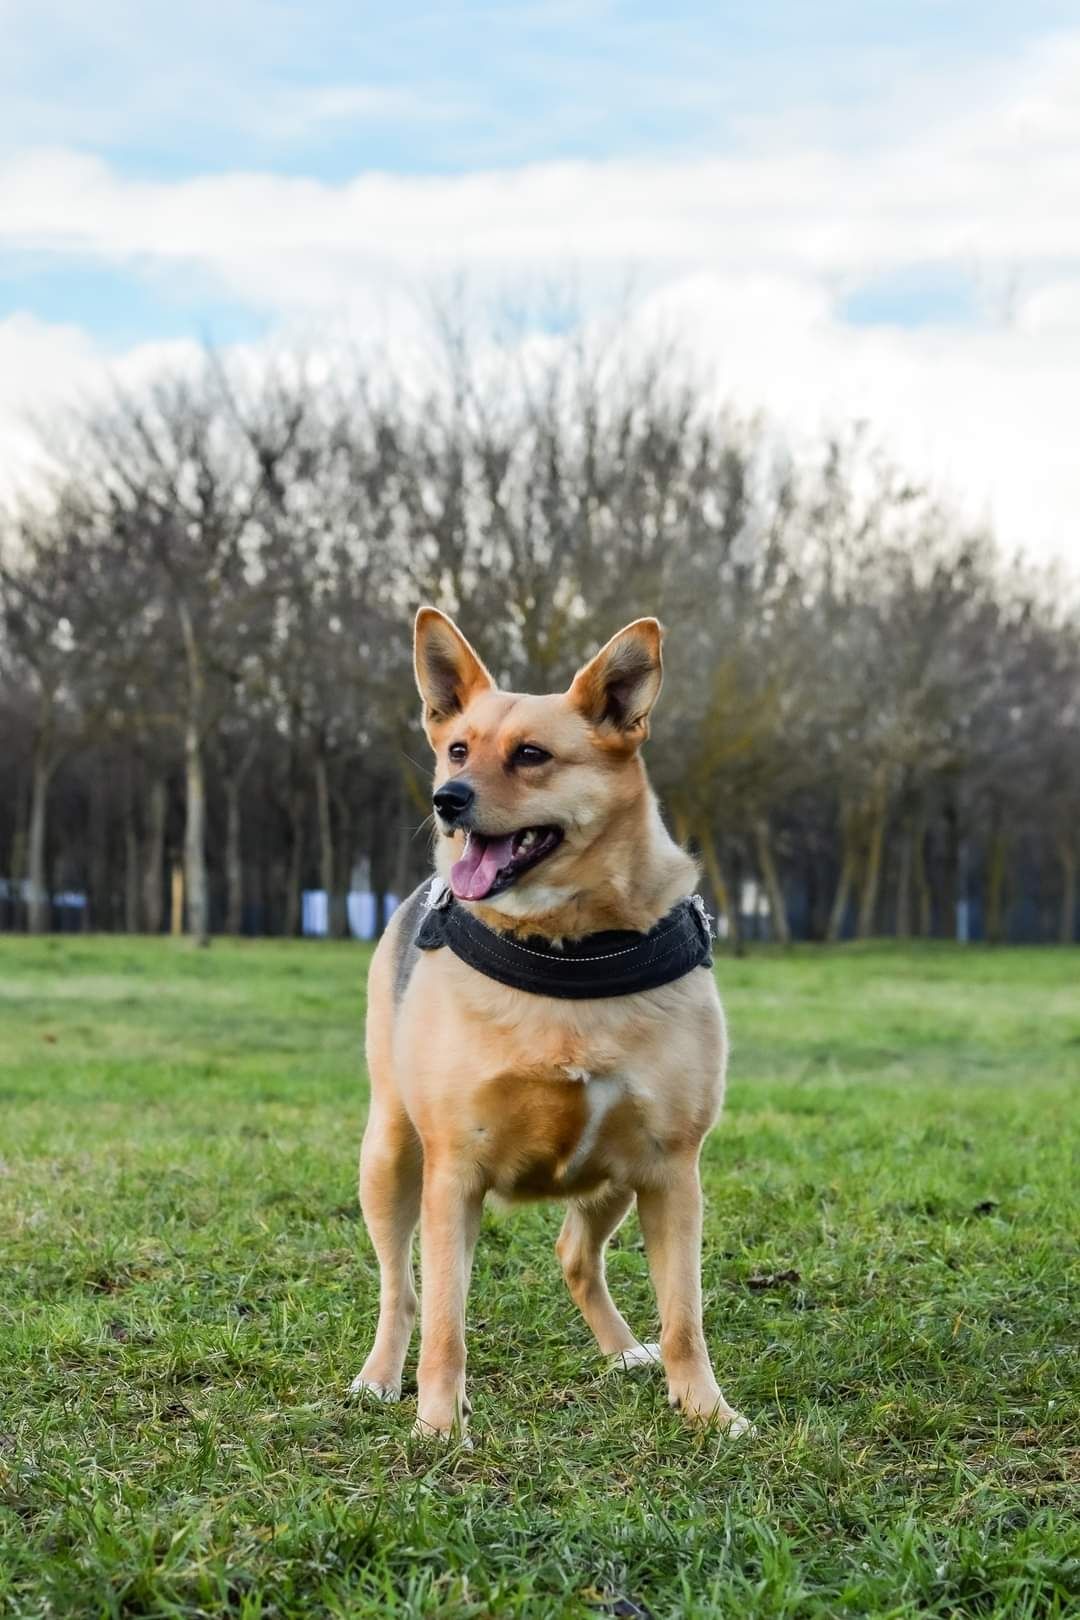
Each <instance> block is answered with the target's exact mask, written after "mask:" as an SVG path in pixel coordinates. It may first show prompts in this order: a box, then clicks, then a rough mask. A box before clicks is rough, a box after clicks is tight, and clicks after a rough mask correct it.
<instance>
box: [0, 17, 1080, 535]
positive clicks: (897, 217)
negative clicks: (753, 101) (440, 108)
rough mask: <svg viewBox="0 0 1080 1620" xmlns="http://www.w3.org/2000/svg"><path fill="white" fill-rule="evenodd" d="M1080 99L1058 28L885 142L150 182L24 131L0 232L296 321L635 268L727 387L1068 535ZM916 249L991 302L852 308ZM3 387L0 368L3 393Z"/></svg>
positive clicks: (1025, 522) (315, 111) (620, 279)
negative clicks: (415, 295) (36, 142)
mask: <svg viewBox="0 0 1080 1620" xmlns="http://www.w3.org/2000/svg"><path fill="white" fill-rule="evenodd" d="M365 94H367V92H365V91H364V90H363V89H362V88H360V89H349V88H348V87H345V88H338V89H333V88H331V89H329V90H324V91H320V92H315V93H314V95H315V96H316V100H314V101H311V102H310V103H304V104H303V105H301V104H299V103H298V104H297V106H296V107H295V108H294V109H293V113H292V116H295V117H298V118H329V119H333V118H334V117H336V116H338V115H341V116H346V114H348V115H349V116H352V115H353V113H355V112H362V111H363V106H362V98H363V96H364V95H365ZM357 96H359V97H360V98H361V104H358V105H357V106H356V107H355V108H354V109H353V112H349V111H348V104H349V98H350V97H357ZM319 97H321V98H322V100H321V101H320V100H319V99H318V98H319ZM918 100H919V98H918V87H917V86H915V87H913V89H912V104H913V105H917V104H918ZM1078 108H1080V33H1073V34H1065V35H1061V36H1059V37H1058V38H1056V39H1055V40H1052V41H1044V42H1042V43H1040V44H1039V46H1038V47H1037V48H1035V49H1033V50H1031V51H1029V52H1028V53H1027V55H1026V56H1023V57H1021V58H1020V59H1019V60H1018V61H1017V62H1016V63H1015V64H1013V65H1012V67H1011V68H1010V70H1009V71H1008V72H1007V73H1006V72H1004V71H1002V70H1000V69H999V70H997V71H996V72H995V73H994V74H993V75H988V76H986V77H984V79H983V80H982V81H981V82H980V83H979V84H978V85H977V86H974V87H971V86H969V87H967V88H966V90H965V94H964V97H963V101H962V110H961V111H958V112H955V113H950V114H949V115H947V116H945V117H941V116H938V117H937V118H936V119H934V120H931V121H929V122H927V123H926V124H925V125H923V126H922V127H918V128H916V129H915V131H914V132H912V131H911V130H910V129H909V130H908V132H907V133H906V134H905V135H901V134H898V133H897V132H896V131H895V129H894V128H893V127H892V123H891V122H890V139H889V140H888V141H887V142H886V143H885V144H881V143H878V144H875V145H874V146H873V147H872V148H867V149H864V150H861V151H854V152H852V151H848V150H843V149H841V148H839V147H837V146H836V145H831V146H830V145H828V144H825V143H824V142H822V143H821V144H819V145H817V146H815V147H803V148H801V149H798V148H797V149H792V147H791V146H790V144H782V145H778V144H777V143H776V141H775V140H769V139H767V138H766V132H765V131H759V135H760V137H761V138H760V142H759V145H758V147H757V148H756V149H754V150H750V151H747V152H746V153H745V154H744V155H740V156H725V157H696V158H694V159H692V160H681V161H663V162H660V161H653V162H637V161H618V162H574V163H559V164H540V165H533V166H528V167H524V168H520V169H516V170H507V171H476V172H473V173H468V174H464V175H460V176H453V177H441V176H439V177H436V176H427V177H423V178H418V177H407V176H391V175H385V174H378V173H366V174H363V175H360V176H358V177H357V178H355V179H353V180H351V181H349V182H346V183H342V184H339V185H334V184H328V183H324V182H320V181H317V180H313V179H305V178H289V177H284V176H276V175H273V174H241V173H232V174H224V175H215V176H205V177H201V178H197V179H189V180H182V181H176V182H151V181H144V180H135V179H130V178H123V177H121V176H119V175H118V174H116V173H115V172H113V171H112V170H111V169H110V168H109V167H108V166H107V165H105V164H104V163H102V162H100V161H99V160H97V159H94V158H91V157H87V156H84V155H80V154H76V153H72V152H70V151H55V152H38V153H36V154H32V155H29V156H23V157H20V158H17V159H14V160H12V161H10V162H8V163H7V164H6V165H3V166H0V248H3V247H5V246H6V247H8V248H14V249H24V250H33V251H35V252H37V253H48V254H54V255H56V256H57V257H58V258H59V259H61V260H62V258H63V256H64V255H68V254H77V255H79V256H82V257H85V256H90V257H92V258H94V259H96V260H98V261H100V262H102V263H104V264H108V265H115V266H120V267H128V268H135V269H138V268H139V267H147V266H149V267H151V268H152V269H153V271H154V273H155V275H161V274H165V275H168V274H175V275H176V276H178V277H185V276H188V275H190V274H191V273H192V271H193V270H196V271H197V272H198V273H199V275H200V276H201V277H209V278H211V280H212V281H213V282H215V283H216V284H217V285H219V286H220V287H221V288H222V289H223V290H224V291H226V292H227V293H228V294H229V295H230V296H231V297H233V298H236V297H239V298H241V299H242V300H244V301H246V302H248V303H250V304H252V305H254V306H257V307H259V308H261V309H264V310H267V311H269V312H270V313H271V314H272V316H274V317H275V318H276V320H277V321H278V322H279V323H280V324H282V325H285V326H288V325H289V323H297V322H300V323H308V324H310V323H313V322H319V321H326V322H332V321H340V320H342V319H345V320H349V319H350V318H351V321H352V324H353V325H354V326H356V325H358V324H364V323H370V322H371V320H372V319H373V311H377V310H379V309H380V308H381V309H382V311H383V315H384V317H385V316H386V312H387V310H389V311H390V316H389V319H390V324H391V326H393V324H394V322H395V321H396V320H398V319H408V317H404V316H402V314H401V312H402V310H403V309H404V304H405V302H406V301H405V300H403V299H402V297H401V291H400V290H401V288H402V286H403V285H408V284H411V285H413V286H414V287H422V286H423V285H424V283H425V280H426V278H428V277H429V276H432V275H438V274H441V273H445V272H447V271H450V270H452V269H455V268H457V267H461V268H463V269H465V270H466V271H467V272H468V273H469V275H470V277H471V278H472V279H473V281H474V282H478V283H479V284H480V285H481V286H482V287H489V288H500V289H503V290H505V288H507V287H509V286H513V285H514V284H515V282H517V281H519V280H520V279H521V278H523V277H524V278H528V279H529V280H531V282H532V283H533V284H534V285H535V284H536V282H537V281H538V280H540V279H542V278H543V277H544V276H545V275H550V274H554V275H556V276H557V275H559V274H560V273H562V272H565V271H566V270H567V269H568V268H569V269H571V270H572V271H573V272H574V273H575V275H576V277H577V279H578V281H579V283H580V285H581V286H582V288H583V292H584V296H585V302H586V305H587V306H589V305H590V303H591V305H592V307H596V305H597V304H598V303H599V302H601V301H602V298H603V297H604V296H608V297H610V296H611V295H612V293H613V290H614V289H616V288H617V287H620V286H622V285H623V283H624V281H625V277H626V272H627V269H628V267H637V268H638V271H639V278H640V284H641V286H642V288H643V289H644V293H643V296H642V297H641V298H640V299H639V307H638V312H637V318H638V319H640V320H641V321H642V322H643V323H645V324H647V325H648V326H649V327H650V328H653V327H655V325H656V324H657V323H658V322H659V323H665V324H667V325H668V326H669V327H670V328H671V329H672V330H673V331H675V332H676V333H677V334H678V335H680V336H682V337H683V338H684V339H685V340H686V342H687V344H688V346H689V347H690V348H691V349H692V350H693V351H694V352H695V353H696V354H697V355H698V356H699V357H706V358H710V359H711V360H712V362H713V365H714V370H715V372H716V376H717V379H718V386H719V387H721V388H723V389H725V390H727V391H730V392H731V393H732V394H733V395H735V396H737V398H738V399H740V400H741V401H744V402H746V403H748V404H754V405H757V404H763V405H765V406H766V407H768V408H769V409H771V410H772V411H773V412H774V414H776V415H777V417H778V418H779V419H780V420H781V421H782V422H787V423H789V424H790V425H791V426H793V427H794V428H795V429H796V430H797V431H800V432H802V431H811V430H813V429H816V428H818V427H819V426H820V425H821V424H823V423H826V422H834V423H835V422H837V421H839V420H841V419H844V418H850V417H851V416H865V417H867V418H869V419H870V420H871V422H872V423H873V424H874V425H875V428H876V431H877V432H878V434H879V436H880V437H881V438H882V439H883V440H884V441H885V443H886V444H887V445H888V446H889V447H890V448H891V449H892V450H893V451H894V453H895V454H897V455H899V456H901V457H903V458H905V459H906V460H908V461H910V462H911V464H912V465H913V468H914V470H916V471H923V470H924V469H925V470H929V471H931V472H933V473H934V474H935V475H936V476H938V477H941V478H943V479H945V480H946V481H947V482H948V483H949V484H951V485H952V486H953V487H954V489H955V490H956V491H957V492H958V493H962V494H963V495H964V497H965V499H966V500H967V501H968V502H969V503H970V504H973V505H974V506H975V507H976V508H979V507H981V506H982V504H983V503H984V502H985V504H986V508H987V510H988V511H989V512H990V513H991V514H992V515H993V516H994V518H995V519H996V521H997V522H998V523H999V525H1000V527H1001V529H1002V531H1003V532H1004V534H1005V537H1006V539H1008V540H1010V541H1021V540H1023V541H1027V542H1029V543H1032V544H1034V545H1036V546H1037V547H1039V548H1041V549H1043V550H1044V551H1048V550H1057V551H1059V552H1063V553H1066V554H1072V555H1074V556H1077V557H1078V560H1080V538H1078V530H1077V524H1076V519H1075V513H1076V512H1077V510H1078V509H1080V456H1078V455H1077V454H1076V451H1075V447H1074V443H1073V424H1074V421H1075V399H1074V393H1075V381H1074V380H1075V378H1076V376H1077V375H1080V113H1078V111H1077V109H1078ZM909 266H919V267H927V266H930V267H938V268H939V269H941V270H943V271H947V272H949V273H953V274H959V275H960V276H961V277H964V278H968V279H970V280H971V281H972V282H973V283H976V284H977V285H978V289H979V294H980V298H979V303H980V308H981V310H982V321H981V324H980V323H979V322H974V321H973V322H971V323H966V324H960V323H957V324H955V325H951V326H950V325H948V324H945V323H942V324H941V325H938V326H933V327H930V326H922V327H919V328H901V327H899V326H897V327H884V326H876V327H863V328H859V327H853V326H850V325H848V324H846V323H845V322H844V321H843V320H842V319H841V317H840V305H841V301H842V299H843V297H844V296H845V295H846V293H847V292H849V291H850V290H851V289H852V288H853V287H855V286H857V285H858V283H859V282H860V280H864V279H866V278H869V277H875V276H877V277H880V276H888V275H889V274H890V273H896V272H899V271H902V270H903V269H904V268H905V267H909ZM8 326H10V323H8ZM12 344H14V348H12V347H11V345H12ZM5 345H8V348H7V349H5ZM35 345H40V348H41V354H42V355H43V357H44V358H43V361H42V363H41V364H40V366H39V365H38V364H37V363H36V362H35V361H33V360H32V359H30V358H28V356H29V355H30V352H31V351H32V350H33V349H34V346H35ZM65 355H66V356H67V358H66V359H65V358H64V356H65ZM5 358H6V360H7V368H10V367H11V366H12V365H14V366H15V367H17V368H20V369H24V370H25V369H26V368H29V370H30V372H32V373H33V379H34V386H35V387H36V386H37V374H38V372H39V371H40V372H41V375H42V376H43V377H45V378H47V379H59V378H60V377H61V375H62V374H66V373H65V368H67V369H68V370H69V371H70V376H71V378H72V379H73V380H80V379H83V378H85V376H86V375H87V374H88V371H89V370H91V369H93V367H94V366H100V357H99V356H96V355H95V353H94V351H93V348H92V345H90V344H89V342H88V340H87V339H86V338H85V337H84V336H80V335H79V334H78V333H75V332H72V331H71V330H70V329H67V328H65V329H62V335H61V336H59V337H58V336H57V335H56V329H52V328H37V329H35V330H33V331H30V330H29V329H27V328H23V329H22V333H21V336H18V335H16V336H15V337H13V336H12V334H11V332H10V331H8V330H7V328H5V327H0V374H2V373H3V371H4V370H5V369H7V368H6V367H5ZM49 386H50V387H51V386H52V382H51V381H50V382H49ZM9 395H10V386H9V385H0V410H2V409H3V406H4V399H5V397H6V396H9ZM8 442H9V444H10V443H11V440H10V438H9V440H8Z"/></svg>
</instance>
